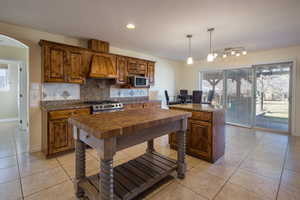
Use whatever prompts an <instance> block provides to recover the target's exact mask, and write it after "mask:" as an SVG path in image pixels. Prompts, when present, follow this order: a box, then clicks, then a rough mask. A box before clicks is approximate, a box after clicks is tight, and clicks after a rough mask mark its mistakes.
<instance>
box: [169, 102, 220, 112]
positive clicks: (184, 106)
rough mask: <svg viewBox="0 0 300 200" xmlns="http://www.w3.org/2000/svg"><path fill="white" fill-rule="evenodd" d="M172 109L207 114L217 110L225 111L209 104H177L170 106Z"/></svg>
mask: <svg viewBox="0 0 300 200" xmlns="http://www.w3.org/2000/svg"><path fill="white" fill-rule="evenodd" d="M169 107H170V108H176V109H182V110H191V111H206V112H214V111H216V110H224V108H223V107H222V106H217V105H209V104H193V103H187V104H176V105H170V106H169Z"/></svg>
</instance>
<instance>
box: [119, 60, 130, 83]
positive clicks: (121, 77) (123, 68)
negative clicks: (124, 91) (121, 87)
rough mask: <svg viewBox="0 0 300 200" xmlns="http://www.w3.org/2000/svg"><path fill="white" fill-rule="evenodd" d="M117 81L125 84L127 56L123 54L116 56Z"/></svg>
mask: <svg viewBox="0 0 300 200" xmlns="http://www.w3.org/2000/svg"><path fill="white" fill-rule="evenodd" d="M117 74H118V78H117V83H118V84H126V83H127V76H128V75H127V74H128V73H127V58H126V57H123V56H117Z"/></svg>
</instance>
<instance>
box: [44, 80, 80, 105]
mask: <svg viewBox="0 0 300 200" xmlns="http://www.w3.org/2000/svg"><path fill="white" fill-rule="evenodd" d="M79 88H80V86H79V85H78V84H68V83H44V84H43V87H42V100H43V101H53V100H75V99H80V89H79Z"/></svg>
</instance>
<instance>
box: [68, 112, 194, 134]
mask: <svg viewBox="0 0 300 200" xmlns="http://www.w3.org/2000/svg"><path fill="white" fill-rule="evenodd" d="M191 115H192V114H191V113H190V112H185V111H179V110H167V109H159V108H157V109H140V110H125V111H124V112H103V113H100V114H98V115H82V116H72V117H71V118H69V122H70V123H71V124H73V125H75V126H76V127H77V128H80V129H82V130H84V131H86V132H87V133H90V134H92V135H93V136H94V137H96V138H99V139H104V138H110V137H114V136H121V135H128V134H130V133H131V132H132V131H133V130H134V131H138V130H141V129H144V128H150V127H152V126H157V125H160V124H163V123H167V122H171V121H175V120H179V119H183V118H188V117H191ZM100 122H101V123H100Z"/></svg>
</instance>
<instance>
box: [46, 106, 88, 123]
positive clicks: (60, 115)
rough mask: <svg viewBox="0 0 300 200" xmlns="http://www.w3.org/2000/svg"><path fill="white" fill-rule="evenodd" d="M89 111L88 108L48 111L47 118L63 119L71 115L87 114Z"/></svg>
mask: <svg viewBox="0 0 300 200" xmlns="http://www.w3.org/2000/svg"><path fill="white" fill-rule="evenodd" d="M90 112H91V111H90V108H80V109H70V110H57V111H51V112H49V119H50V120H53V119H64V118H69V117H70V116H72V115H88V114H90Z"/></svg>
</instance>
